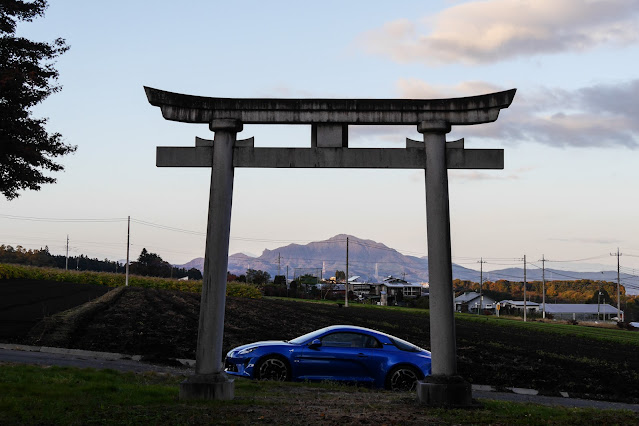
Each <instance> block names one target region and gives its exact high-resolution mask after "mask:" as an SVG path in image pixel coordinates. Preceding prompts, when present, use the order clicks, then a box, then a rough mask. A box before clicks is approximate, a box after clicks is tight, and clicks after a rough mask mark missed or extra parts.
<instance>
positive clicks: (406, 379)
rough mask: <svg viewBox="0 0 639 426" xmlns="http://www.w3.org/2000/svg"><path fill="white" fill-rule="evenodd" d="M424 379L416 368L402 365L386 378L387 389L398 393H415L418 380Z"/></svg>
mask: <svg viewBox="0 0 639 426" xmlns="http://www.w3.org/2000/svg"><path fill="white" fill-rule="evenodd" d="M422 377H423V376H422V374H421V373H420V372H419V371H418V370H417V369H416V368H414V367H411V366H408V365H400V366H399V367H395V368H393V369H392V370H391V371H390V372H389V373H388V376H386V388H387V389H390V390H393V391H398V392H409V391H414V390H415V389H416V388H417V380H419V379H421V378H422Z"/></svg>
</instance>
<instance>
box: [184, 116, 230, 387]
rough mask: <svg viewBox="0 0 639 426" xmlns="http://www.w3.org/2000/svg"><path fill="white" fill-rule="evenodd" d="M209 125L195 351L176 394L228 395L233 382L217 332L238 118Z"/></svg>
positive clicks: (223, 302) (221, 322)
mask: <svg viewBox="0 0 639 426" xmlns="http://www.w3.org/2000/svg"><path fill="white" fill-rule="evenodd" d="M210 128H211V130H212V131H214V132H215V139H214V142H213V147H212V148H211V150H212V151H213V156H212V158H211V160H212V161H211V163H210V165H211V194H210V198H209V218H208V226H207V232H206V249H205V254H204V274H203V278H204V280H203V283H202V297H201V303H200V322H199V327H198V339H197V349H196V352H195V354H196V364H195V373H196V374H195V376H193V377H191V378H189V379H188V380H187V381H185V382H183V383H182V384H180V398H187V399H233V393H234V390H233V386H234V382H233V381H232V380H229V379H228V377H227V376H226V374H225V373H224V366H223V362H222V356H223V353H222V338H223V336H224V310H225V305H226V274H227V267H228V252H229V237H230V232H231V206H232V202H233V145H234V143H235V139H236V136H237V132H239V131H241V130H242V124H241V123H238V122H236V121H234V120H224V121H217V122H216V121H214V122H212V123H211V125H210ZM195 149H206V148H205V147H202V148H195Z"/></svg>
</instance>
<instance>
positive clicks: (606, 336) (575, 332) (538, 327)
mask: <svg viewBox="0 0 639 426" xmlns="http://www.w3.org/2000/svg"><path fill="white" fill-rule="evenodd" d="M455 318H457V319H458V320H461V321H475V322H481V323H484V324H490V325H497V326H502V327H520V328H524V329H527V330H535V331H542V332H547V333H555V334H561V335H568V336H575V337H584V338H588V339H595V340H602V341H608V342H614V343H620V344H626V345H634V346H639V333H637V332H632V331H628V330H622V329H615V328H606V327H589V326H584V325H572V324H564V323H552V322H542V321H527V322H523V321H521V320H513V319H507V318H498V317H493V316H479V315H473V314H455Z"/></svg>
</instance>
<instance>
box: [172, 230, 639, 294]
mask: <svg viewBox="0 0 639 426" xmlns="http://www.w3.org/2000/svg"><path fill="white" fill-rule="evenodd" d="M346 237H348V239H349V247H348V252H349V253H348V254H349V267H348V272H349V275H350V276H354V275H359V276H361V277H362V278H364V279H370V280H376V279H383V278H384V277H387V276H388V275H393V276H396V277H402V276H403V274H405V278H406V280H407V281H409V282H416V283H418V282H428V257H421V258H420V257H416V256H408V255H404V254H401V253H400V252H398V251H397V250H395V249H393V248H390V247H388V246H386V245H384V244H383V243H380V242H376V241H373V240H366V239H362V238H358V237H355V236H353V235H346V234H339V235H335V236H334V237H331V238H329V239H327V240H323V241H314V242H312V243H308V244H289V245H287V246H283V247H279V248H276V249H273V250H268V249H267V250H264V252H262V254H261V255H260V256H257V257H252V256H248V255H246V254H244V253H236V254H233V255H230V256H229V266H228V270H229V272H231V273H233V274H236V275H241V274H244V273H246V270H247V269H249V268H251V269H259V270H262V271H267V272H268V273H269V274H271V277H274V276H275V275H277V273H278V255H279V256H280V266H279V268H280V269H279V270H280V273H281V274H282V275H286V267H287V266H288V275H289V278H291V279H292V278H294V276H295V275H296V274H297V275H300V274H303V273H306V272H308V271H309V270H310V269H312V268H314V269H316V270H320V271H321V270H323V271H324V272H323V276H324V277H325V278H327V277H332V276H334V275H335V271H336V270H340V271H344V270H345V269H346ZM176 266H178V267H183V268H186V269H190V268H197V269H199V270H200V271H202V270H203V269H204V258H202V257H198V258H196V259H193V260H192V261H190V262H188V263H186V264H184V265H176ZM376 271H377V276H376V274H375V272H376ZM541 274H542V271H541V269H538V268H528V269H527V271H526V279H527V280H528V281H535V280H541V279H542V277H541ZM523 276H524V271H523V268H507V269H500V270H494V271H490V272H486V271H484V279H485V280H492V281H495V280H500V279H503V280H509V281H523ZM453 278H458V279H460V280H469V281H474V282H478V281H479V271H478V270H474V269H469V268H465V267H463V266H460V265H456V264H454V263H453ZM621 278H622V280H623V279H624V274H622V277H621ZM546 279H547V280H565V281H569V280H579V279H588V280H594V281H596V280H603V281H611V282H614V281H616V280H617V272H616V271H604V272H574V271H563V270H558V269H546ZM627 291H628V294H638V293H639V291H638V290H635V289H633V288H627Z"/></svg>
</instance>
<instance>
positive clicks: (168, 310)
mask: <svg viewBox="0 0 639 426" xmlns="http://www.w3.org/2000/svg"><path fill="white" fill-rule="evenodd" d="M198 313H199V295H196V294H190V293H182V292H177V291H160V290H152V289H141V288H127V289H125V290H124V291H123V292H122V293H121V294H120V295H119V297H116V298H113V300H112V301H110V302H109V303H107V304H103V306H101V307H100V308H97V309H95V310H93V311H91V312H90V313H88V314H86V315H84V317H82V318H81V320H80V321H79V322H78V324H77V325H76V327H75V328H74V331H73V333H71V334H70V335H69V336H68V337H67V338H65V341H58V342H55V344H56V345H57V346H63V347H69V348H78V349H87V350H97V351H108V352H122V353H129V354H140V355H145V356H146V357H147V358H148V359H150V360H154V361H156V362H157V361H161V362H162V361H163V362H167V363H170V362H171V359H172V358H194V356H195V355H194V354H195V345H196V339H197V324H198ZM334 324H354V325H360V326H364V327H370V328H374V329H377V330H381V331H385V332H388V333H391V334H394V335H396V336H398V337H401V338H404V339H407V340H409V341H412V342H413V343H415V344H418V345H420V346H422V347H425V348H428V347H429V321H428V316H427V315H426V314H414V313H409V312H406V311H403V310H401V309H396V310H394V309H393V310H381V309H355V308H349V309H345V308H339V307H338V306H337V305H332V304H331V305H327V304H309V303H303V302H296V301H289V300H272V299H269V300H265V299H262V300H253V299H236V298H229V299H228V300H227V308H226V326H225V335H224V348H225V351H226V350H228V349H230V348H232V347H234V346H237V345H240V344H244V343H250V342H252V341H258V340H271V339H290V338H293V337H296V336H298V335H301V334H304V333H306V332H309V331H312V330H314V329H317V328H320V327H324V326H327V325H334ZM35 335H40V336H41V335H42V333H36V334H35ZM34 338H35V337H34V334H32V335H31V337H30V338H26V337H25V338H24V339H23V343H29V344H38V342H35V341H33V339H34ZM457 342H458V343H457V344H458V369H459V372H460V374H461V375H462V376H464V377H465V378H466V379H467V380H469V381H471V382H473V383H478V384H488V385H495V386H503V387H523V388H534V389H538V390H540V391H541V392H542V393H543V394H547V395H558V393H559V392H560V391H566V392H569V393H570V394H571V396H581V397H587V398H591V399H592V398H595V399H608V400H617V401H625V402H635V403H637V402H639V356H637V347H636V346H630V345H619V344H613V343H606V342H601V341H595V340H589V339H585V338H576V337H575V338H571V337H570V336H564V335H555V334H550V333H542V332H533V331H528V330H525V329H522V328H519V327H503V326H496V325H491V324H489V323H486V324H483V323H481V322H469V321H458V322H457Z"/></svg>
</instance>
